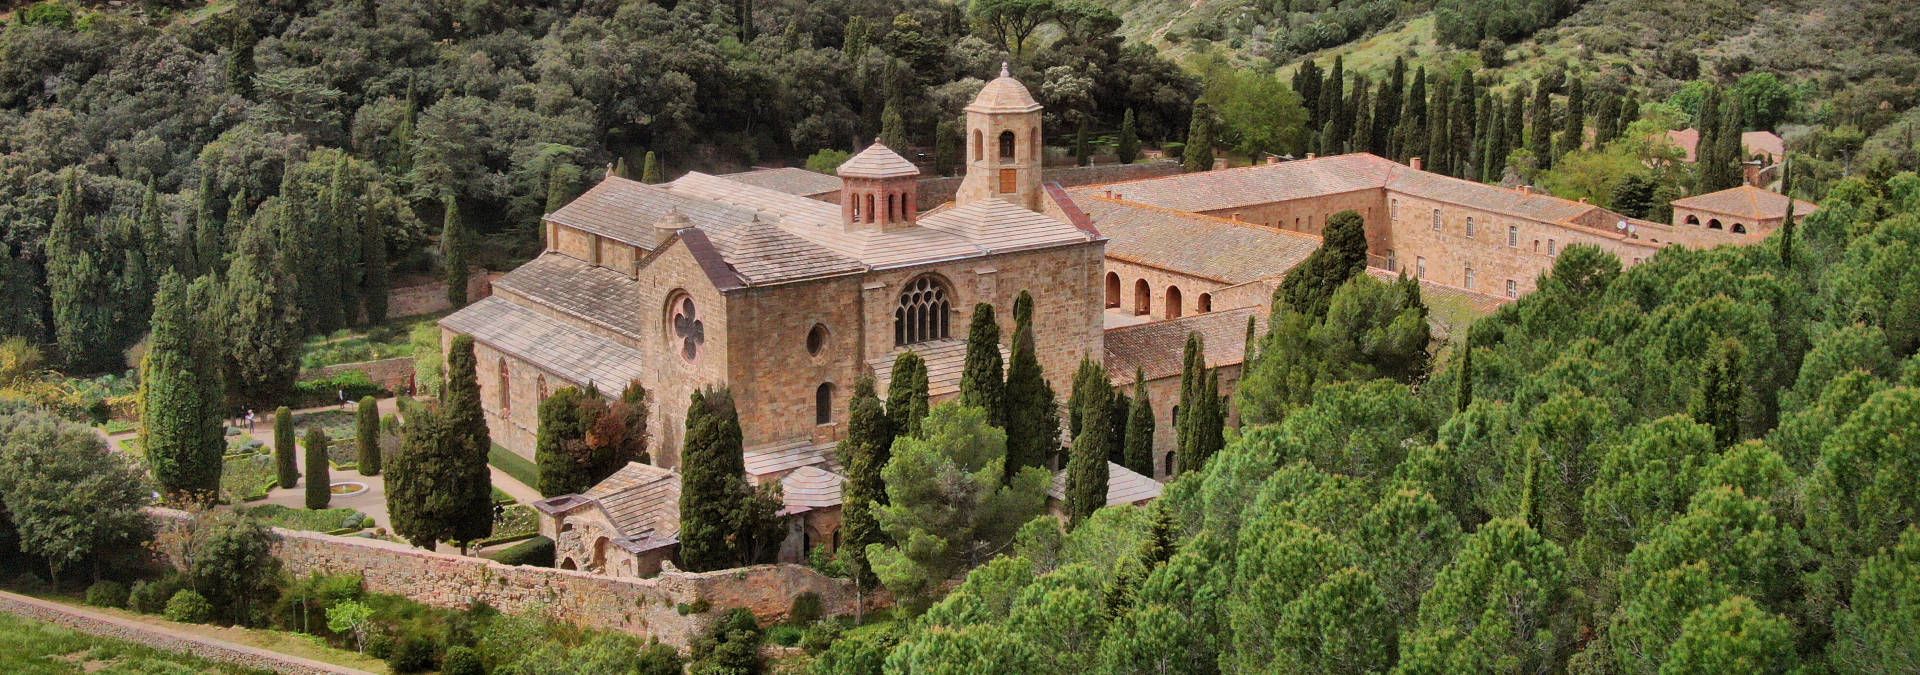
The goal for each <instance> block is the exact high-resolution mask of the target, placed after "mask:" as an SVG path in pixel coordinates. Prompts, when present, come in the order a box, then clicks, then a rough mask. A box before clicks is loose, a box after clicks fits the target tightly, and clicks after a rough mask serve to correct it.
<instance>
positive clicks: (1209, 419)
mask: <svg viewBox="0 0 1920 675" xmlns="http://www.w3.org/2000/svg"><path fill="white" fill-rule="evenodd" d="M1194 399H1195V401H1194V403H1195V405H1196V406H1198V409H1197V410H1195V411H1194V413H1193V416H1192V417H1190V418H1188V420H1187V421H1188V422H1190V423H1192V424H1193V425H1194V427H1193V431H1192V432H1191V434H1190V436H1189V440H1191V441H1192V442H1193V448H1192V451H1191V452H1189V453H1188V456H1189V458H1191V459H1192V462H1193V464H1192V466H1193V467H1194V468H1199V467H1202V466H1205V465H1206V463H1207V459H1208V458H1211V457H1213V456H1214V455H1215V454H1218V453H1219V452H1220V449H1221V448H1224V447H1226V445H1227V439H1226V433H1227V408H1226V402H1225V401H1223V400H1221V397H1220V371H1219V370H1218V369H1214V368H1209V369H1207V376H1206V378H1205V379H1204V380H1202V383H1201V385H1200V391H1198V392H1196V393H1195V396H1194Z"/></svg>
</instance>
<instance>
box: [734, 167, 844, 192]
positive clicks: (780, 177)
mask: <svg viewBox="0 0 1920 675" xmlns="http://www.w3.org/2000/svg"><path fill="white" fill-rule="evenodd" d="M718 177H719V178H725V179H727V180H730V181H733V182H735V183H740V184H743V185H752V186H754V187H758V188H766V189H768V190H776V191H779V192H784V193H787V194H790V195H794V196H798V197H813V196H816V195H824V194H829V193H833V192H839V191H840V179H839V178H836V177H834V176H829V175H827V174H824V173H819V172H817V171H808V170H806V169H801V168H797V167H785V168H778V169H754V170H752V171H742V172H740V173H729V174H722V175H720V176H718Z"/></svg>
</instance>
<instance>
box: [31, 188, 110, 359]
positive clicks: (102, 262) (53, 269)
mask: <svg viewBox="0 0 1920 675" xmlns="http://www.w3.org/2000/svg"><path fill="white" fill-rule="evenodd" d="M84 211H85V205H84V204H83V201H82V193H81V187H80V171H79V170H78V169H67V171H66V173H65V174H63V175H62V176H61V185H60V197H59V202H58V206H57V208H56V210H55V212H54V216H53V224H52V226H51V227H50V228H49V229H48V231H47V238H46V250H47V262H46V268H47V290H48V298H49V299H50V300H51V301H52V305H53V333H54V346H55V347H56V348H57V349H58V351H59V354H60V358H61V360H62V361H64V362H65V363H66V364H67V367H68V368H69V369H70V370H73V371H78V372H84V373H92V372H101V371H106V370H112V369H114V367H115V362H116V361H117V360H118V356H119V355H118V354H117V353H115V351H116V350H115V349H114V345H113V344H112V342H111V341H110V340H109V339H108V336H111V335H113V334H114V332H115V330H114V329H115V326H114V321H113V312H112V308H113V306H114V303H113V302H112V301H113V297H112V296H113V292H112V272H111V271H110V270H109V269H108V268H107V264H106V258H105V254H106V251H105V248H106V247H105V246H104V245H103V242H102V241H100V237H99V236H98V233H97V232H96V231H95V228H94V227H93V226H92V224H91V223H88V222H87V221H86V218H85V215H84V213H83V212H84Z"/></svg>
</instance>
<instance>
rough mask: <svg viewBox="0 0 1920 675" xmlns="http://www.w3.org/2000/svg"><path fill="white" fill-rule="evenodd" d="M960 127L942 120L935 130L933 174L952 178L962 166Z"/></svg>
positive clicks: (951, 121) (935, 126) (952, 122)
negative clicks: (955, 171) (954, 172)
mask: <svg viewBox="0 0 1920 675" xmlns="http://www.w3.org/2000/svg"><path fill="white" fill-rule="evenodd" d="M961 142H962V138H961V134H960V126H959V125H958V124H955V123H954V121H953V120H950V119H949V120H940V123H939V124H937V125H934V128H933V172H934V173H936V174H939V175H942V176H951V175H953V171H954V169H955V168H958V167H959V166H960V161H961V154H960V152H961V151H960V144H961Z"/></svg>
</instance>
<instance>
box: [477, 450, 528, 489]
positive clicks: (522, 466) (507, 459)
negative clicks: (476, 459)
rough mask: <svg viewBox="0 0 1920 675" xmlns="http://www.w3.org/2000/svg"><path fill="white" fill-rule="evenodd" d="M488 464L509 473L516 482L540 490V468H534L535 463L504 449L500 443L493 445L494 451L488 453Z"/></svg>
mask: <svg viewBox="0 0 1920 675" xmlns="http://www.w3.org/2000/svg"><path fill="white" fill-rule="evenodd" d="M487 463H488V464H492V465H494V466H496V467H499V468H500V470H501V471H505V472H507V475H509V476H513V479H514V480H517V481H520V482H521V483H522V484H524V485H526V486H527V487H530V488H533V489H536V490H538V489H540V467H537V466H534V465H533V462H529V461H527V460H526V458H524V457H521V456H519V455H516V454H514V452H513V451H512V450H508V449H506V448H505V447H502V446H501V445H500V444H499V443H495V444H493V449H492V450H489V451H487Z"/></svg>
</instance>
